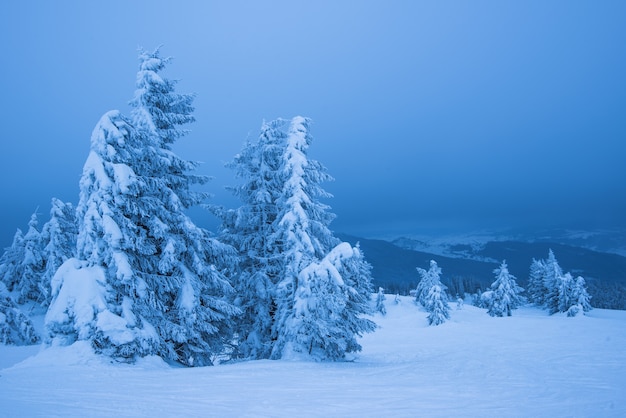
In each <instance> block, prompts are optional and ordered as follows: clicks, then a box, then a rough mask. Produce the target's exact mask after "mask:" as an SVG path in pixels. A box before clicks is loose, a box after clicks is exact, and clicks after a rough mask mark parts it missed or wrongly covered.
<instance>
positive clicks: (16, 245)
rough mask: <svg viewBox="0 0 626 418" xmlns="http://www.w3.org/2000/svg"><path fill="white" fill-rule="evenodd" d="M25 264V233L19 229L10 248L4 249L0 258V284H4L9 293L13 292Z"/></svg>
mask: <svg viewBox="0 0 626 418" xmlns="http://www.w3.org/2000/svg"><path fill="white" fill-rule="evenodd" d="M23 262H24V233H23V232H22V230H21V229H19V228H18V229H17V231H16V232H15V235H14V236H13V242H12V243H11V246H10V247H7V248H5V249H4V253H3V254H2V257H0V282H2V283H4V285H5V287H6V288H7V291H8V292H12V291H13V289H14V288H15V286H16V284H17V283H18V278H19V277H20V276H21V268H22V263H23Z"/></svg>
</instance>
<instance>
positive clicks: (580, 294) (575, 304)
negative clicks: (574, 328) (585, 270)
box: [566, 276, 592, 316]
mask: <svg viewBox="0 0 626 418" xmlns="http://www.w3.org/2000/svg"><path fill="white" fill-rule="evenodd" d="M570 300H571V306H570V307H569V308H568V309H567V311H566V312H567V316H576V315H578V314H579V313H580V312H589V311H590V310H591V309H592V308H591V304H590V303H589V302H590V300H591V296H589V293H587V285H586V283H585V279H584V278H583V277H582V276H578V277H576V278H575V279H574V280H573V281H572V287H571V297H570Z"/></svg>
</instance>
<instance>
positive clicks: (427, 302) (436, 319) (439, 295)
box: [415, 260, 450, 325]
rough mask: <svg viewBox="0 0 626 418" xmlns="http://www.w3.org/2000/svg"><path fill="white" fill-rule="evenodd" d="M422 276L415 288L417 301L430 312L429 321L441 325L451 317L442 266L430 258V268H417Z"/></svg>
mask: <svg viewBox="0 0 626 418" xmlns="http://www.w3.org/2000/svg"><path fill="white" fill-rule="evenodd" d="M417 271H418V273H419V275H420V277H421V279H420V281H419V283H418V284H417V289H416V290H415V302H416V303H419V304H420V305H422V306H423V307H424V309H426V311H427V312H428V323H429V324H430V325H439V324H442V323H444V322H445V321H446V319H449V318H450V305H448V295H447V293H446V286H444V285H443V283H441V279H440V276H441V268H440V267H439V266H438V265H437V262H436V261H435V260H430V267H429V269H428V270H424V269H422V268H419V267H418V268H417Z"/></svg>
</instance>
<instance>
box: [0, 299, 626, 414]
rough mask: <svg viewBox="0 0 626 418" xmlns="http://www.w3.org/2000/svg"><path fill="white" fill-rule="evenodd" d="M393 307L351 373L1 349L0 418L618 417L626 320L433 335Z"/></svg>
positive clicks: (531, 321) (528, 319) (520, 313)
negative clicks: (179, 364)
mask: <svg viewBox="0 0 626 418" xmlns="http://www.w3.org/2000/svg"><path fill="white" fill-rule="evenodd" d="M393 299H394V296H392V295H387V301H386V306H387V312H388V313H387V315H386V316H385V317H381V316H380V315H377V316H375V320H376V322H377V323H378V324H379V325H380V328H379V329H378V330H377V331H376V332H375V333H372V334H368V335H366V336H365V337H364V338H363V339H362V340H361V342H362V345H363V352H361V353H359V354H358V355H357V356H356V358H355V359H354V361H352V362H340V363H313V362H311V363H308V362H290V361H269V360H263V361H250V362H241V363H236V364H224V365H221V366H216V367H204V368H177V367H171V366H168V365H166V364H165V363H164V362H162V361H161V360H160V359H158V358H148V359H142V360H140V361H139V362H138V363H137V364H135V365H122V364H112V363H110V361H109V360H108V359H104V358H101V357H98V356H95V355H93V354H91V353H90V351H89V349H88V347H87V346H86V344H80V343H79V344H75V345H74V346H71V347H51V348H47V349H45V350H41V349H40V348H39V347H4V346H2V347H0V367H4V369H3V370H0V417H17V416H19V417H44V416H45V417H86V416H89V417H111V416H124V417H145V416H151V417H156V416H178V417H180V416H185V417H200V416H202V417H231V416H232V417H266V416H267V417H293V416H298V417H309V416H311V417H316V416H326V417H329V416H330V417H364V416H368V417H370V416H371V417H383V416H394V417H415V416H424V417H450V416H456V417H464V416H467V417H475V416H489V417H623V416H626V400H625V399H624V395H625V394H626V378H625V377H624V376H625V371H626V350H624V347H626V331H625V330H626V328H625V327H624V324H625V323H626V311H609V310H601V309H595V310H593V311H591V312H590V313H589V316H587V317H576V318H566V317H565V316H562V315H555V316H548V315H547V314H546V312H545V311H541V310H538V309H535V308H522V309H518V310H516V311H514V316H513V317H509V318H491V317H489V316H488V315H487V314H486V313H485V310H484V309H478V308H475V307H473V306H464V307H463V309H461V310H455V309H454V308H453V309H452V311H451V319H450V320H449V321H448V322H446V323H445V324H443V325H440V326H437V327H429V326H427V320H426V312H424V311H422V310H420V309H419V308H418V307H417V306H416V305H415V304H414V303H413V301H412V299H411V298H409V297H401V298H400V299H401V303H400V304H398V305H396V304H394V303H393ZM23 359H24V361H21V360H23ZM16 363H17V364H16Z"/></svg>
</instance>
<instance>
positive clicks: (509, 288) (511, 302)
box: [486, 261, 524, 316]
mask: <svg viewBox="0 0 626 418" xmlns="http://www.w3.org/2000/svg"><path fill="white" fill-rule="evenodd" d="M493 272H494V273H495V275H496V280H495V281H494V282H493V283H492V284H491V292H490V294H489V296H488V297H486V305H487V313H488V314H489V315H491V316H511V315H512V311H513V309H517V308H518V307H519V306H520V305H522V304H523V303H524V299H523V298H522V296H520V293H521V292H523V291H524V289H522V288H521V287H519V286H518V285H517V282H516V281H515V276H513V275H512V274H511V273H509V269H508V266H507V264H506V261H503V262H502V264H500V267H498V268H497V269H495V270H494V271H493Z"/></svg>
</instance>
